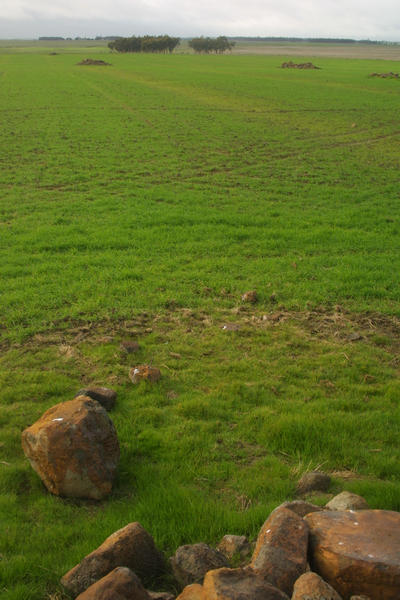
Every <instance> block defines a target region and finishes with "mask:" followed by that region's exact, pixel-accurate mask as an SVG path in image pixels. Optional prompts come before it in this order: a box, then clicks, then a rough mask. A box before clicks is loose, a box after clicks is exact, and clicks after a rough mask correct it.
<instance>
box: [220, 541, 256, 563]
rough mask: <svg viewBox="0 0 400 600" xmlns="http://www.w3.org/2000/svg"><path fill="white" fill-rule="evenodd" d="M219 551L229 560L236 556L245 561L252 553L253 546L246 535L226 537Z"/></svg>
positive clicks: (221, 542)
mask: <svg viewBox="0 0 400 600" xmlns="http://www.w3.org/2000/svg"><path fill="white" fill-rule="evenodd" d="M217 550H219V552H222V554H223V555H224V556H226V558H227V559H228V560H230V559H231V558H233V557H234V556H239V557H240V558H241V559H244V558H246V556H248V555H249V554H250V553H251V545H250V543H249V540H248V539H247V537H246V536H245V535H224V537H223V538H222V540H221V541H220V543H219V544H218V546H217Z"/></svg>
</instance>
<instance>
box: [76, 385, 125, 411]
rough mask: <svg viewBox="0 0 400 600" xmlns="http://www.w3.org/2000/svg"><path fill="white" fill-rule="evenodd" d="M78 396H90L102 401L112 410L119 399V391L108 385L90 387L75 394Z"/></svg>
mask: <svg viewBox="0 0 400 600" xmlns="http://www.w3.org/2000/svg"><path fill="white" fill-rule="evenodd" d="M78 396H88V397H89V398H92V399H93V400H97V402H100V404H101V405H102V406H103V408H105V409H106V410H112V409H113V408H114V406H115V401H116V399H117V392H115V391H114V390H110V389H109V388H106V387H88V388H82V389H81V390H79V392H78V393H77V394H75V398H77V397H78Z"/></svg>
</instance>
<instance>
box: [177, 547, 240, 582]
mask: <svg viewBox="0 0 400 600" xmlns="http://www.w3.org/2000/svg"><path fill="white" fill-rule="evenodd" d="M170 561H171V566H172V570H173V572H174V575H175V577H176V579H177V581H178V582H179V583H180V584H181V585H182V586H185V585H189V584H191V583H202V582H203V579H204V575H205V574H206V573H207V571H210V570H211V569H218V568H219V567H228V566H229V563H228V561H227V559H226V558H225V556H224V555H223V554H221V552H218V550H214V548H211V547H210V546H207V544H203V543H200V544H187V545H185V546H180V547H179V548H178V549H177V551H176V552H175V554H174V556H172V557H171V559H170Z"/></svg>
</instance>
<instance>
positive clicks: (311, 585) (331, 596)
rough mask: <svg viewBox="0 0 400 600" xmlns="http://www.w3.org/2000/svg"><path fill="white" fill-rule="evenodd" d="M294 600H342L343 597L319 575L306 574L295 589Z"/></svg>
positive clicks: (301, 577)
mask: <svg viewBox="0 0 400 600" xmlns="http://www.w3.org/2000/svg"><path fill="white" fill-rule="evenodd" d="M292 600H342V597H341V596H339V594H338V593H337V592H336V590H334V589H333V587H332V586H330V585H329V583H326V581H324V580H323V579H322V578H321V577H320V576H319V575H317V573H311V572H310V573H304V574H303V575H301V576H300V577H299V578H298V580H297V581H296V583H295V584H294V588H293V596H292Z"/></svg>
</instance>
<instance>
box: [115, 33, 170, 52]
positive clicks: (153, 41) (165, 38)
mask: <svg viewBox="0 0 400 600" xmlns="http://www.w3.org/2000/svg"><path fill="white" fill-rule="evenodd" d="M179 43H180V38H177V37H170V36H169V35H157V36H151V35H144V36H142V37H141V36H132V37H129V38H124V37H121V38H117V39H115V40H113V41H112V42H110V43H109V44H108V47H109V48H110V50H116V51H117V52H159V53H161V52H163V53H167V52H170V53H171V52H173V51H174V49H175V48H176V47H177V46H178V44H179Z"/></svg>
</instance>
